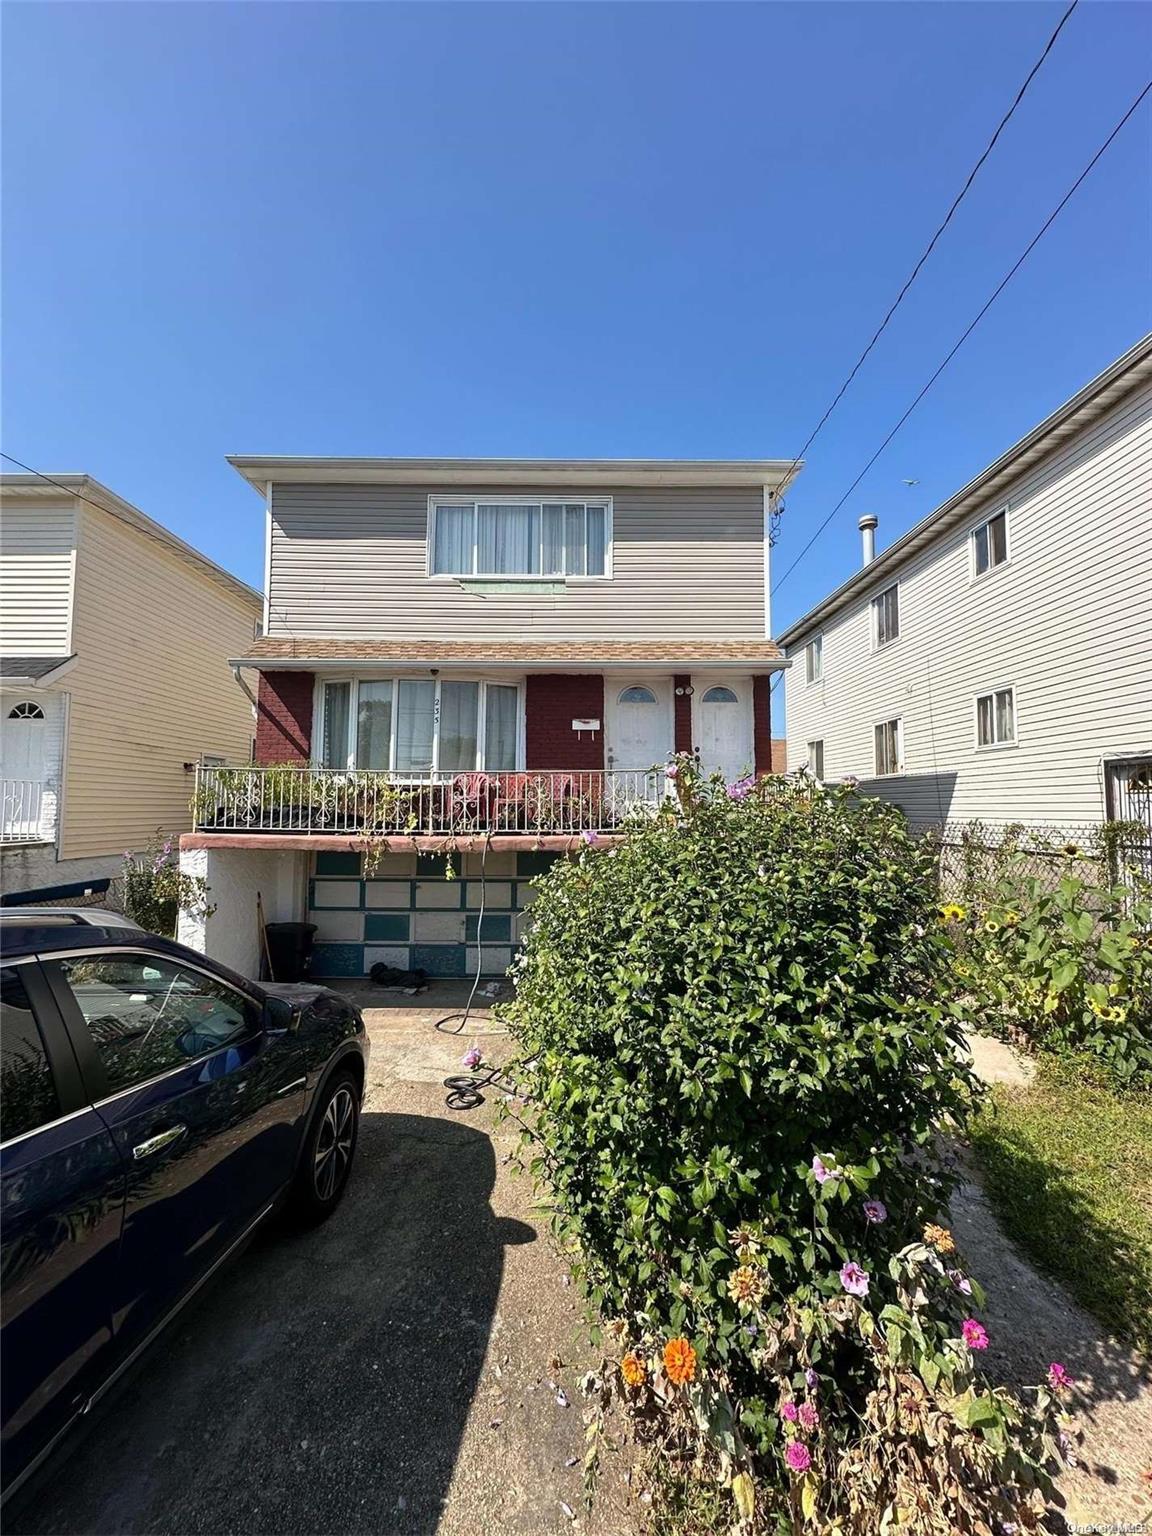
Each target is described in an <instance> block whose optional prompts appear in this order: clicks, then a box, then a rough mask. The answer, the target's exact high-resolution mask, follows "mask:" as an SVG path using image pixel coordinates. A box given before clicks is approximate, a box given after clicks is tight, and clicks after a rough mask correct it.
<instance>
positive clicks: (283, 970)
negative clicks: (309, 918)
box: [264, 923, 316, 981]
mask: <svg viewBox="0 0 1152 1536" xmlns="http://www.w3.org/2000/svg"><path fill="white" fill-rule="evenodd" d="M264 932H265V934H266V935H267V937H268V955H269V958H270V959H271V962H272V976H271V978H270V979H271V980H273V981H303V980H304V979H305V977H306V976H307V975H308V970H309V967H310V966H311V964H312V940H313V939H314V938H315V936H316V924H315V923H266V924H265V925H264Z"/></svg>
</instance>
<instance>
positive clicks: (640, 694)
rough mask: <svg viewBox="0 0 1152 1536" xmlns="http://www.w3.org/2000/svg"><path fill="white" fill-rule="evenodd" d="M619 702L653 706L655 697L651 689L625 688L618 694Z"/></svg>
mask: <svg viewBox="0 0 1152 1536" xmlns="http://www.w3.org/2000/svg"><path fill="white" fill-rule="evenodd" d="M619 702H620V703H621V704H655V702H656V695H655V694H654V693H653V692H652V690H651V688H642V687H636V688H625V689H624V690H623V691H622V692H621V694H620V699H619Z"/></svg>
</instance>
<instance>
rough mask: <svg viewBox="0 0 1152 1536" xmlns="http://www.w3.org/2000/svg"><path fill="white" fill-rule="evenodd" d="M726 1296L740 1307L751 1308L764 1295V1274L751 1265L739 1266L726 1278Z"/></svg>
mask: <svg viewBox="0 0 1152 1536" xmlns="http://www.w3.org/2000/svg"><path fill="white" fill-rule="evenodd" d="M728 1294H729V1296H731V1298H732V1300H733V1301H735V1302H737V1303H738V1304H739V1305H740V1306H742V1307H751V1306H755V1304H756V1303H757V1302H758V1301H759V1300H760V1299H761V1298H762V1296H763V1295H764V1273H763V1271H762V1270H759V1269H756V1268H755V1267H754V1266H753V1265H751V1264H741V1266H740V1268H739V1269H734V1270H733V1271H732V1273H731V1274H730V1275H729V1276H728Z"/></svg>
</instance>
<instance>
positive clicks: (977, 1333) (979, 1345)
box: [960, 1317, 988, 1349]
mask: <svg viewBox="0 0 1152 1536" xmlns="http://www.w3.org/2000/svg"><path fill="white" fill-rule="evenodd" d="M960 1337H961V1338H962V1339H963V1340H964V1342H965V1344H966V1345H967V1346H968V1348H969V1349H987V1348H988V1335H987V1333H986V1332H985V1330H984V1327H983V1325H982V1324H981V1323H978V1322H977V1321H976V1319H975V1318H974V1317H966V1318H965V1319H964V1321H963V1323H961V1325H960Z"/></svg>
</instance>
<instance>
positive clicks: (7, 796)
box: [0, 779, 52, 844]
mask: <svg viewBox="0 0 1152 1536" xmlns="http://www.w3.org/2000/svg"><path fill="white" fill-rule="evenodd" d="M47 788H48V786H47V785H46V784H45V783H44V782H43V781H42V780H40V779H0V802H2V807H0V843H4V844H8V843H43V842H47V841H49V840H50V839H51V835H52V834H51V830H50V828H49V823H50V821H51V816H50V814H49V812H50V810H51V806H50V803H49V800H50V797H49V795H48V794H47Z"/></svg>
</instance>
